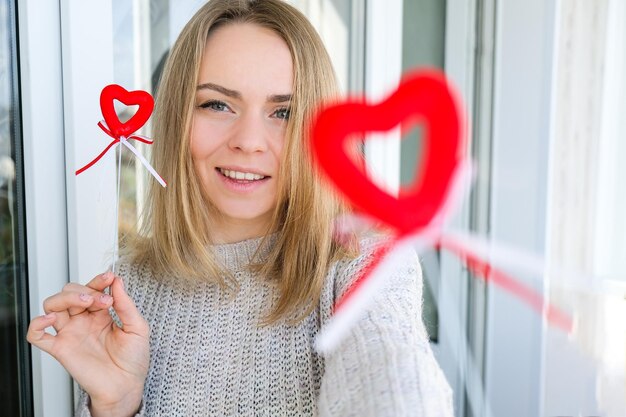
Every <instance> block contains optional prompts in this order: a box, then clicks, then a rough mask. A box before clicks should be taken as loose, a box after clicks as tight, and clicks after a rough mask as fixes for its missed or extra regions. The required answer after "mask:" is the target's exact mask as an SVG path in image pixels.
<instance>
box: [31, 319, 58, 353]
mask: <svg viewBox="0 0 626 417" xmlns="http://www.w3.org/2000/svg"><path fill="white" fill-rule="evenodd" d="M56 319H57V314H56V313H50V314H46V315H45V316H38V317H35V318H34V319H32V320H31V322H30V325H29V326H28V331H27V332H26V340H27V341H28V343H30V344H32V345H33V346H36V347H38V348H39V349H41V350H43V351H44V352H48V353H50V352H51V351H52V348H53V346H54V336H52V335H51V334H49V333H46V328H48V327H50V326H52V325H53V324H54V322H55V321H56Z"/></svg>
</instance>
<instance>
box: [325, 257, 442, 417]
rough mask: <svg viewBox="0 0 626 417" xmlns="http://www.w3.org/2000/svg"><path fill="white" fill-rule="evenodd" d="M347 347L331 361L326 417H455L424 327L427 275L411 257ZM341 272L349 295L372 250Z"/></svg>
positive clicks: (340, 286) (339, 279) (339, 281)
mask: <svg viewBox="0 0 626 417" xmlns="http://www.w3.org/2000/svg"><path fill="white" fill-rule="evenodd" d="M410 252H411V253H410V254H407V256H405V257H403V261H402V262H401V263H400V264H398V265H396V266H395V269H394V271H393V272H392V273H391V274H390V276H389V281H388V283H387V284H386V286H385V288H384V289H383V290H381V292H380V293H379V294H378V295H377V296H376V297H375V298H374V299H373V300H372V301H371V302H370V304H369V307H368V310H367V311H366V312H365V313H364V314H363V317H362V318H361V319H360V320H359V321H358V322H357V324H355V325H354V327H353V328H352V329H351V330H350V333H349V334H348V335H347V336H346V337H345V338H344V339H343V341H342V342H341V343H340V345H339V346H338V347H337V348H336V349H335V350H334V351H333V352H332V353H330V354H329V355H327V356H326V357H325V370H324V375H323V378H322V384H321V387H320V397H319V415H320V416H321V417H331V416H372V417H374V416H376V417H385V416H389V417H392V416H393V417H398V416H424V417H426V416H427V417H453V415H454V413H453V406H452V390H451V389H450V386H449V384H448V382H447V381H446V379H445V376H444V375H443V372H442V371H441V368H440V367H439V365H438V363H437V361H436V359H435V357H434V355H433V352H432V350H431V348H430V344H429V340H428V336H427V333H426V329H425V327H424V324H423V322H422V318H421V313H422V274H421V268H420V266H419V261H418V259H417V254H416V253H415V252H414V251H410ZM363 253H364V255H362V256H360V257H359V258H357V259H356V260H354V261H352V262H350V263H349V264H348V265H347V267H346V268H340V270H338V274H337V275H336V281H335V296H337V295H341V294H343V293H344V292H345V291H346V290H347V289H348V288H349V286H350V284H351V282H352V279H354V277H355V276H356V275H357V272H358V271H359V270H360V269H361V268H362V267H363V265H364V264H365V263H366V262H367V261H368V260H369V258H370V257H371V251H364V252H363Z"/></svg>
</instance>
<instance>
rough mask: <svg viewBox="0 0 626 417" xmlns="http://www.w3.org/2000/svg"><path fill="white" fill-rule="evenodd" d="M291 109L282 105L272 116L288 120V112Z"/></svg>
mask: <svg viewBox="0 0 626 417" xmlns="http://www.w3.org/2000/svg"><path fill="white" fill-rule="evenodd" d="M290 113H291V110H290V109H289V108H287V107H283V108H282V109H278V110H276V111H275V112H274V116H275V117H277V118H278V119H283V120H289V114H290Z"/></svg>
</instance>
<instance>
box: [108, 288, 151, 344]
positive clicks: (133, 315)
mask: <svg viewBox="0 0 626 417" xmlns="http://www.w3.org/2000/svg"><path fill="white" fill-rule="evenodd" d="M111 294H112V295H113V308H114V309H115V312H116V313H117V316H118V317H119V318H120V320H121V322H122V325H123V330H124V331H125V332H128V333H136V334H138V335H141V336H146V337H147V336H148V332H149V328H148V324H147V323H146V321H145V320H144V318H143V317H142V316H141V313H139V310H137V306H135V302H134V301H133V300H132V299H131V298H130V297H129V296H128V294H127V293H126V290H125V289H124V283H123V282H122V279H121V278H119V277H117V278H115V280H114V281H113V283H112V284H111Z"/></svg>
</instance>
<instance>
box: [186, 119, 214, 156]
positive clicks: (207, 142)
mask: <svg viewBox="0 0 626 417" xmlns="http://www.w3.org/2000/svg"><path fill="white" fill-rule="evenodd" d="M207 124H208V123H203V122H202V121H197V120H196V121H194V123H193V126H192V129H191V140H190V144H189V149H190V152H191V157H192V158H193V159H194V160H195V159H203V158H207V157H208V156H210V155H211V154H213V152H215V150H216V149H217V148H218V147H219V141H218V140H217V138H218V137H219V135H218V134H217V132H216V130H215V129H214V128H213V127H211V126H207Z"/></svg>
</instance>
